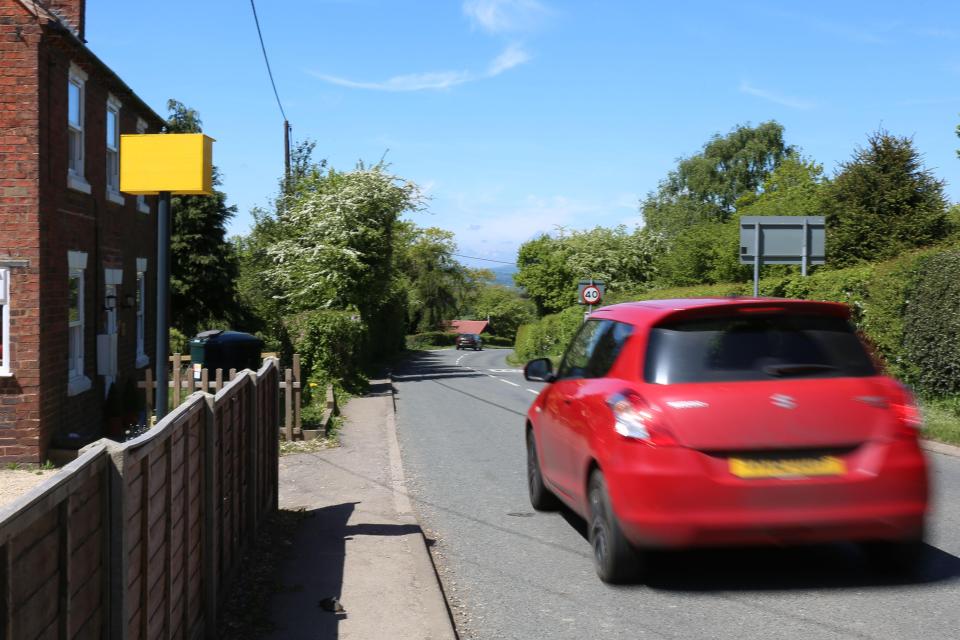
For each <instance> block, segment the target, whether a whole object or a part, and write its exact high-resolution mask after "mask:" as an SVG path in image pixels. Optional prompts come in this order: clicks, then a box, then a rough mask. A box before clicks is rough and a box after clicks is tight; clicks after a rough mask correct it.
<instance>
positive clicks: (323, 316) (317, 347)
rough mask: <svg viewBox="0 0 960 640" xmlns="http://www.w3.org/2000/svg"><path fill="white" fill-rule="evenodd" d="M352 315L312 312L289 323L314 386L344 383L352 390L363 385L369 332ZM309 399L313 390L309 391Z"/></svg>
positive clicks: (301, 315)
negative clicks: (315, 384) (322, 383)
mask: <svg viewBox="0 0 960 640" xmlns="http://www.w3.org/2000/svg"><path fill="white" fill-rule="evenodd" d="M357 318H358V317H357V314H356V313H351V312H349V311H327V310H324V311H309V312H305V313H301V314H298V315H296V316H293V317H292V318H290V319H288V320H287V323H286V324H287V327H288V329H289V331H290V339H291V341H292V342H293V347H294V349H295V350H296V352H297V353H299V354H300V366H301V369H302V371H303V372H304V375H305V377H307V378H308V379H310V380H312V381H314V382H318V383H320V382H324V383H326V382H333V381H340V382H342V383H343V384H344V386H345V387H346V388H348V389H351V388H353V387H355V386H357V385H360V384H362V382H363V374H362V370H363V366H364V365H365V364H366V363H367V360H368V358H367V354H368V350H367V344H366V340H367V328H366V325H365V324H364V323H363V322H362V321H361V320H359V319H357ZM304 389H305V394H306V395H308V392H309V387H305V388H304Z"/></svg>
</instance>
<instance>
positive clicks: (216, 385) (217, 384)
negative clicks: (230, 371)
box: [213, 369, 223, 395]
mask: <svg viewBox="0 0 960 640" xmlns="http://www.w3.org/2000/svg"><path fill="white" fill-rule="evenodd" d="M220 389H223V369H217V371H216V374H215V376H214V382H213V393H214V395H216V394H218V393H220Z"/></svg>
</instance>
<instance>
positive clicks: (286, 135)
mask: <svg viewBox="0 0 960 640" xmlns="http://www.w3.org/2000/svg"><path fill="white" fill-rule="evenodd" d="M283 175H284V176H285V177H286V178H287V179H288V180H289V179H290V123H289V122H287V121H286V120H284V121H283Z"/></svg>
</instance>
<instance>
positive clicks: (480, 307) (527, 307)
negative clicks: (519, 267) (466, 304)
mask: <svg viewBox="0 0 960 640" xmlns="http://www.w3.org/2000/svg"><path fill="white" fill-rule="evenodd" d="M473 315H474V316H475V317H477V318H479V319H481V320H484V319H489V320H490V327H491V332H492V333H494V334H495V335H498V336H504V337H507V338H510V339H513V338H514V336H516V334H517V329H518V328H519V327H520V325H522V324H526V323H528V322H533V320H535V319H536V307H535V306H534V305H533V303H532V302H531V301H530V300H526V299H524V298H522V297H521V296H520V294H519V293H518V292H517V291H516V290H515V289H510V288H507V287H503V286H499V285H488V286H485V287H483V288H482V289H481V291H480V294H479V295H478V296H477V300H476V302H475V303H474V305H473Z"/></svg>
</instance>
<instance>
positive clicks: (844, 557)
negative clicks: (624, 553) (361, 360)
mask: <svg viewBox="0 0 960 640" xmlns="http://www.w3.org/2000/svg"><path fill="white" fill-rule="evenodd" d="M507 354H508V352H507V351H504V350H484V351H481V352H472V351H470V352H461V351H454V350H443V351H430V352H422V353H419V354H417V355H415V356H414V357H412V358H410V359H409V360H407V361H406V362H405V363H403V364H402V365H401V366H399V367H397V369H396V370H395V371H394V386H395V389H396V392H397V395H396V402H397V424H398V432H399V437H400V443H401V449H402V457H403V465H404V469H405V473H406V475H407V480H408V484H409V487H410V491H411V494H412V498H413V499H414V502H415V505H416V508H417V510H418V512H419V516H420V518H421V522H422V523H423V525H424V527H425V529H426V530H427V532H428V534H429V535H430V536H431V537H433V538H435V540H436V541H435V542H434V543H433V553H434V557H435V561H436V564H437V565H438V571H439V572H440V574H441V576H442V578H443V583H444V589H445V591H446V594H447V596H448V601H449V602H450V604H451V609H452V610H453V611H454V615H455V618H456V620H457V623H458V627H459V631H460V634H461V637H462V638H464V639H465V640H468V639H469V640H474V639H475V640H488V639H493V638H498V639H499V638H516V639H518V640H532V639H539V638H544V639H546V638H576V639H578V640H583V639H588V638H631V639H636V638H676V639H681V638H682V639H694V638H737V639H738V640H745V639H751V638H763V639H771V638H791V639H795V638H803V639H805V640H813V639H820V638H823V639H827V638H830V639H835V638H864V639H866V638H876V639H880V638H897V639H900V638H904V639H906V638H924V639H926V640H933V639H940V638H944V639H947V638H950V639H953V640H955V639H957V638H960V559H958V557H957V556H960V458H954V457H950V456H945V455H941V454H931V459H932V463H933V470H934V471H933V478H932V480H933V486H934V490H935V495H936V499H935V508H934V516H933V518H932V528H931V531H930V536H929V543H930V546H929V547H928V548H927V550H926V556H925V557H924V560H923V565H922V567H921V568H920V569H919V571H918V572H917V575H916V576H914V577H912V578H910V579H903V578H900V579H894V578H890V577H886V576H883V575H880V574H877V573H875V572H873V571H871V570H870V568H869V567H868V566H867V565H866V564H865V562H864V560H863V558H862V556H861V555H860V554H859V552H858V551H857V548H856V547H855V546H854V545H823V546H816V547H808V548H799V549H797V548H786V549H763V548H760V549H743V550H712V551H691V552H672V553H661V554H657V555H656V556H655V559H654V561H653V569H652V572H651V575H650V578H649V580H648V583H647V584H640V585H632V586H626V587H610V586H606V585H604V584H602V583H601V582H600V581H599V579H598V578H597V577H596V574H595V573H594V570H593V566H592V562H591V554H590V548H589V545H588V544H587V541H586V539H585V527H584V524H583V521H582V520H580V519H579V518H578V517H577V516H575V515H573V514H572V513H571V512H568V511H561V512H559V513H534V512H533V510H532V509H531V507H530V504H529V502H528V500H527V491H526V476H525V466H524V465H525V457H524V455H525V454H524V444H523V420H524V415H525V412H526V410H527V408H528V407H529V405H530V403H531V402H532V401H533V399H534V398H535V397H536V396H535V393H537V392H538V389H539V388H540V385H538V384H534V383H529V382H526V381H525V380H524V379H523V375H522V374H521V373H520V372H519V370H517V369H516V368H515V367H513V366H511V365H509V364H507V363H506V359H505V358H506V355H507Z"/></svg>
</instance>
